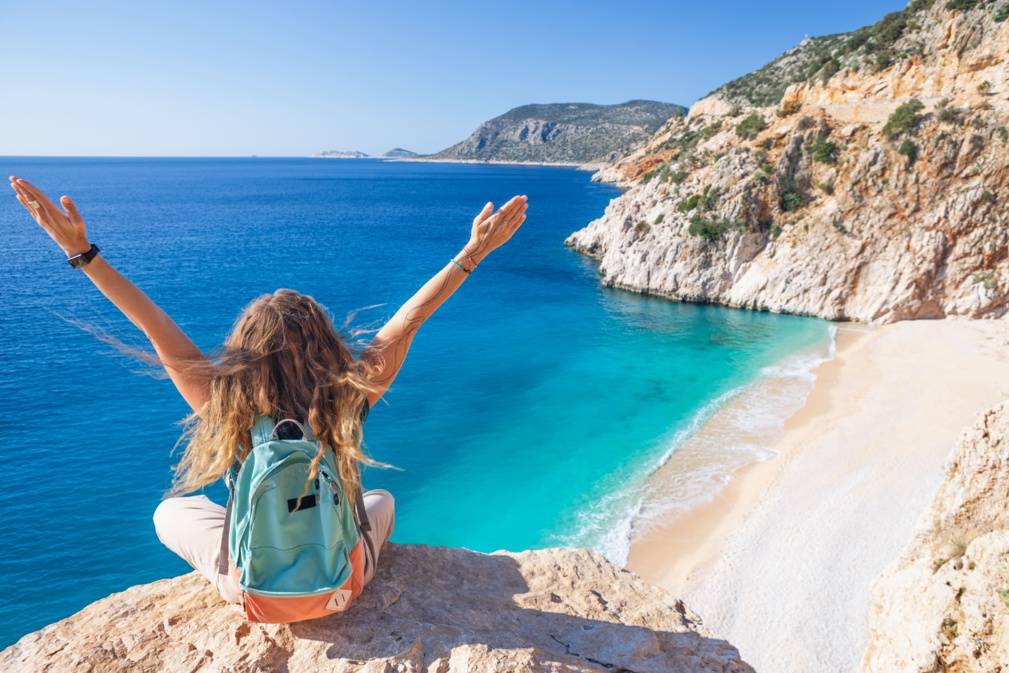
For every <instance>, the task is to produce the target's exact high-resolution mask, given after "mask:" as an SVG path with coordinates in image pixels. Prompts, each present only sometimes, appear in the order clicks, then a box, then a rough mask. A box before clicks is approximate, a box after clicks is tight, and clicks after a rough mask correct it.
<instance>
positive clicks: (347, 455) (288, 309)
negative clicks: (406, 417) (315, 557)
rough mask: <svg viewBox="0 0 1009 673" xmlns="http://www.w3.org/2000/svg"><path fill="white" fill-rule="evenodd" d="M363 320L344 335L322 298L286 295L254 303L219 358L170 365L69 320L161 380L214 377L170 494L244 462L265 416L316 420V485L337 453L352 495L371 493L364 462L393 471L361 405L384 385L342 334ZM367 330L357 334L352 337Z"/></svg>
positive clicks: (189, 427)
mask: <svg viewBox="0 0 1009 673" xmlns="http://www.w3.org/2000/svg"><path fill="white" fill-rule="evenodd" d="M354 315H355V314H354V313H351V314H350V316H348V318H347V320H346V322H345V323H344V325H343V327H342V328H341V329H340V331H339V332H338V331H337V329H336V328H335V327H334V325H333V321H332V320H331V318H330V317H329V314H328V313H327V311H326V309H325V308H324V307H323V306H322V305H320V304H319V303H318V302H316V301H315V300H314V299H313V298H312V297H310V296H308V295H302V294H301V293H297V292H295V291H294V290H277V291H276V292H275V293H273V294H272V295H262V296H260V297H258V298H257V299H255V300H253V301H252V302H251V303H250V304H249V305H248V306H246V307H245V309H243V310H242V312H241V314H240V315H239V317H238V320H237V321H235V325H234V327H233V328H232V330H231V333H230V334H229V335H228V337H227V338H226V339H225V341H224V344H223V345H222V346H221V347H220V348H219V349H218V350H217V351H216V352H215V353H213V354H211V355H210V356H209V358H201V359H200V360H181V359H179V358H174V359H172V360H171V361H169V362H165V361H163V360H162V359H161V358H159V357H158V356H157V355H155V354H153V353H149V352H147V351H144V350H142V349H139V348H134V347H131V346H128V345H127V344H125V343H123V342H122V341H120V340H119V339H117V338H115V337H113V336H111V335H110V334H108V333H107V332H105V331H104V330H101V329H98V328H95V327H92V326H89V325H85V324H82V323H80V322H78V321H76V320H70V321H69V322H71V323H73V324H74V325H77V326H78V327H80V328H82V329H84V330H87V331H88V332H90V333H92V334H93V335H94V336H96V337H97V338H98V339H100V340H102V341H104V342H106V343H108V344H110V345H112V346H114V347H115V348H116V349H117V350H119V351H120V352H121V353H123V354H125V355H128V356H131V357H135V358H137V359H139V360H141V361H143V362H145V363H146V364H149V365H151V366H153V367H156V368H157V371H152V372H149V373H152V374H153V375H155V376H157V377H161V376H166V369H167V368H170V367H171V368H173V369H176V370H180V371H185V372H186V373H189V374H194V375H200V376H205V377H207V379H208V380H209V383H210V398H209V400H208V401H207V402H206V403H205V404H204V405H203V407H202V408H201V409H199V410H196V411H194V412H193V413H192V414H190V415H189V416H187V417H186V419H185V420H184V421H183V425H184V427H185V430H184V432H183V434H182V437H180V438H179V442H178V443H177V444H176V446H177V447H178V446H179V445H180V444H185V445H186V448H185V450H184V452H183V456H182V459H181V460H180V461H179V464H177V465H175V466H174V468H173V469H174V470H175V477H174V479H173V484H172V488H171V489H170V491H169V493H167V495H169V496H172V495H184V494H186V493H191V492H193V491H195V490H199V489H200V488H203V487H204V486H206V485H208V484H210V483H213V482H214V481H216V480H217V479H219V478H221V477H222V476H224V473H225V472H227V471H228V468H229V467H231V466H232V465H233V464H234V463H235V461H236V460H238V461H244V460H245V457H246V456H248V454H249V452H250V451H251V447H252V426H253V424H254V423H255V419H256V417H257V416H268V417H270V418H271V419H273V420H274V421H281V420H282V419H295V420H298V421H304V422H305V423H307V424H308V427H309V428H311V430H312V432H313V433H314V434H315V437H316V442H317V444H318V445H319V450H318V451H317V453H316V455H315V456H314V457H313V460H312V464H311V470H310V475H309V480H308V481H311V480H312V479H313V478H315V476H316V474H317V473H318V470H319V463H320V462H321V461H322V458H323V456H324V455H325V453H326V449H327V447H331V448H332V450H333V453H334V455H335V457H336V465H337V469H338V471H339V475H340V481H341V482H342V483H343V487H344V488H345V489H346V490H347V492H348V494H349V493H353V492H355V490H356V489H359V488H360V487H361V476H360V466H361V465H362V464H363V465H372V466H376V467H391V465H387V464H385V463H380V462H377V461H375V460H372V459H371V458H370V457H369V456H368V455H367V454H366V453H365V452H364V449H363V448H362V444H361V440H362V428H361V419H360V415H361V407H362V406H363V405H364V402H365V400H366V399H367V395H368V392H370V391H373V390H374V389H375V388H376V386H375V384H374V383H373V382H372V380H371V377H372V374H373V373H374V366H373V365H372V364H369V363H368V362H367V361H366V360H364V359H362V358H360V357H359V355H360V353H361V352H362V350H363V347H362V346H361V345H360V344H358V343H355V342H352V341H350V340H349V339H345V338H344V337H343V336H341V334H340V332H343V331H344V330H345V329H346V328H347V325H348V324H349V323H350V321H351V320H352V319H353V317H354ZM367 331H368V330H355V331H353V332H351V333H350V335H349V336H350V338H351V339H352V338H354V337H355V336H357V335H359V334H361V333H364V332H367ZM308 481H307V482H306V489H307V488H308ZM306 492H307V490H306Z"/></svg>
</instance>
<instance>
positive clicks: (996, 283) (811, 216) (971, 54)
mask: <svg viewBox="0 0 1009 673" xmlns="http://www.w3.org/2000/svg"><path fill="white" fill-rule="evenodd" d="M968 4H969V3H968ZM994 7H995V5H992V6H991V7H988V6H986V5H983V4H981V5H978V7H976V8H974V9H968V10H949V9H946V3H945V2H934V3H932V2H921V1H919V2H914V3H912V8H910V9H909V10H905V12H904V13H898V14H899V16H898V17H897V19H893V20H889V19H888V20H887V21H884V22H880V24H878V25H877V27H873V30H874V31H876V32H874V33H873V35H876V33H879V35H877V36H876V37H870V38H866V37H865V34H864V32H863V31H856V32H855V33H852V34H849V35H848V36H831V40H830V41H828V42H822V41H821V42H819V43H815V44H814V45H813V46H817V45H818V46H817V49H819V51H817V52H815V55H816V58H812V57H811V56H809V53H813V52H811V51H810V49H806V51H802V50H799V51H796V50H793V52H794V53H793V52H790V54H791V56H790V57H789V58H788V59H785V60H784V61H782V63H783V64H784V65H782V66H781V67H786V66H787V68H789V70H788V72H789V73H793V75H789V76H790V77H793V79H795V76H794V72H799V71H801V72H803V73H804V74H803V77H805V78H807V79H802V78H799V79H800V80H801V81H797V82H796V83H793V84H792V85H790V86H789V87H788V89H787V91H786V92H785V93H784V95H783V98H782V99H781V102H780V104H775V105H773V106H767V107H746V106H745V105H742V104H741V103H740V101H742V102H743V103H745V102H746V100H748V99H758V100H767V99H773V98H774V95H773V91H770V90H767V89H766V87H765V88H764V89H760V88H757V87H756V84H752V83H751V85H750V88H749V89H746V90H745V91H743V89H741V88H740V86H737V87H736V88H735V89H731V90H730V89H727V88H725V87H723V89H720V90H718V91H716V92H715V94H714V95H713V96H712V97H709V98H707V99H704V100H702V101H699V102H698V103H697V104H695V105H694V107H693V108H692V109H691V111H690V114H689V115H688V116H687V117H686V118H673V119H670V120H669V121H668V122H667V123H666V124H665V125H664V126H663V127H662V128H661V129H659V131H658V132H657V133H656V134H655V135H654V136H653V137H652V138H651V140H650V141H649V142H648V144H647V145H646V146H645V147H643V148H641V149H639V150H638V151H636V152H635V153H633V154H631V155H630V156H628V157H626V158H625V159H623V160H621V161H619V162H617V163H615V164H614V165H613V166H611V167H609V168H608V169H606V170H604V171H602V172H601V173H600V174H599V175H598V176H597V178H598V179H605V180H611V181H616V182H619V183H621V184H623V185H624V186H627V187H629V191H628V192H626V193H625V194H624V195H622V196H621V197H620V198H618V199H615V200H614V201H613V202H612V203H611V204H610V206H609V207H608V208H607V210H606V212H605V214H604V215H603V217H602V218H600V219H598V220H596V221H594V222H592V223H591V224H589V225H588V226H587V227H586V228H585V229H583V230H581V231H578V232H575V233H574V234H572V235H571V236H570V237H569V238H568V240H567V241H566V242H567V244H568V245H571V246H573V247H574V248H575V249H577V250H579V251H582V252H585V253H589V254H592V255H594V256H596V257H597V258H598V259H599V260H600V273H601V274H602V276H603V279H602V282H603V283H604V284H605V285H608V286H613V287H620V288H625V289H629V290H633V291H638V292H646V293H650V294H657V295H663V296H668V297H671V298H676V299H683V300H688V301H698V302H713V303H720V304H726V305H730V306H739V307H744V308H753V309H762V310H770V311H778V312H790V313H798V314H809V315H817V316H821V317H824V318H829V319H835V320H840V319H854V320H860V321H864V322H873V323H885V322H891V321H895V320H902V319H914V318H934V317H943V316H966V317H972V318H979V317H998V316H1002V315H1004V314H1005V313H1006V310H1007V304H1006V300H1007V293H1009V259H1007V257H1009V236H1007V234H1009V228H1007V225H1009V219H1007V210H1006V206H1007V205H1009V184H1007V179H1009V171H1007V162H1006V160H1005V156H1006V152H1007V151H1009V131H1007V125H1009V96H1007V94H1009V65H1007V59H1006V56H1007V50H1009V22H1005V21H999V20H998V19H1000V18H1005V17H1002V16H1001V14H1003V13H1009V12H1000V11H996V9H995V8H994ZM912 10H913V11H912ZM898 19H899V20H898ZM894 22H896V23H894ZM884 23H885V24H886V25H885V26H883V27H879V26H880V25H882V24H884ZM893 25H897V26H898V27H899V30H897V29H896V28H893ZM859 35H861V37H859ZM884 35H896V36H897V37H896V39H895V41H894V42H892V43H890V44H887V45H886V48H885V50H884V49H883V47H881V46H879V44H877V42H879V41H880V40H881V39H882V36H884ZM842 38H843V39H842ZM860 40H861V42H860ZM866 40H867V41H866ZM874 40H875V41H876V42H874ZM804 44H807V43H804ZM831 45H832V46H831ZM853 45H854V46H853ZM867 45H868V46H867ZM873 45H876V46H873ZM800 46H802V45H800ZM824 49H826V51H824ZM814 51H815V50H814ZM881 51H885V55H883V56H881V55H880V54H881ZM807 52H809V53H807ZM803 54H805V56H804V55H803ZM800 56H801V57H802V58H801V59H800V58H799V57H800ZM824 59H828V60H827V61H824ZM821 63H822V64H823V65H821ZM831 63H833V64H831ZM797 64H798V65H797ZM873 64H875V65H873ZM888 64H889V65H888ZM800 66H801V67H800ZM758 72H759V71H758ZM810 72H813V73H814V76H812V77H811V78H809V77H810V76H809V73H810ZM765 79H766V78H765ZM763 82H764V79H760V80H759V82H758V83H763ZM762 86H763V84H762ZM727 87H728V85H727ZM741 91H742V93H741ZM744 93H746V94H748V96H749V98H747V96H746V95H743V94H744Z"/></svg>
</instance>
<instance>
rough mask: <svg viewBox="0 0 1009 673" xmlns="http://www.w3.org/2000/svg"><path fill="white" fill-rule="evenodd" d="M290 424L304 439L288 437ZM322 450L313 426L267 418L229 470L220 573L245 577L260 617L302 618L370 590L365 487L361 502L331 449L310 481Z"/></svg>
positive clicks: (252, 610) (251, 607)
mask: <svg viewBox="0 0 1009 673" xmlns="http://www.w3.org/2000/svg"><path fill="white" fill-rule="evenodd" d="M285 423H292V424H294V425H295V426H297V428H298V429H299V430H300V431H301V435H302V437H301V438H300V439H280V438H279V436H278V434H277V430H278V428H280V427H281V426H282V425H284V424H285ZM318 450H319V445H318V443H317V442H316V441H315V437H314V436H313V435H312V431H311V430H310V429H308V428H307V427H306V425H305V424H302V423H299V422H298V421H295V420H292V419H285V420H282V421H280V422H279V423H276V424H275V423H274V422H273V420H272V419H271V418H270V417H268V416H260V417H258V418H257V419H256V422H255V425H254V427H253V429H252V451H251V452H250V453H249V455H248V456H247V457H246V458H245V461H244V463H242V464H241V466H240V467H232V469H231V470H230V471H229V474H228V478H227V481H228V487H229V490H230V495H229V498H228V509H227V513H226V515H225V519H224V534H223V536H222V540H221V562H220V572H221V573H222V574H228V575H230V576H231V577H232V578H233V579H234V580H235V581H236V582H237V584H238V587H239V589H240V590H241V592H242V598H243V602H244V605H245V613H246V615H247V616H248V618H249V619H250V620H252V621H255V622H268V623H286V622H296V621H301V620H304V619H315V618H317V617H324V616H326V615H330V614H333V613H334V612H341V611H343V610H346V609H347V607H348V606H349V605H350V603H351V601H353V600H354V599H355V598H357V596H358V595H359V594H360V593H361V590H362V589H363V588H364V547H363V544H370V542H371V541H370V539H369V538H368V537H367V532H368V531H370V530H371V526H370V525H369V523H368V515H367V513H366V512H365V509H364V501H363V499H362V497H361V493H360V490H359V491H358V494H357V497H356V499H355V502H354V504H353V505H352V504H351V503H350V502H348V499H347V495H346V492H345V490H344V488H343V485H342V484H341V483H340V479H339V472H338V471H337V469H336V461H335V456H334V455H333V451H332V449H330V448H329V447H327V448H326V452H325V454H324V455H323V458H322V461H321V462H320V463H319V470H318V473H317V474H316V476H315V477H314V479H312V480H309V479H308V475H309V472H310V469H311V462H312V459H313V458H314V457H315V455H316V453H317V452H318ZM306 482H308V491H307V492H306V491H305V484H306ZM355 507H356V509H357V513H358V517H359V518H360V530H361V531H363V534H362V533H359V529H358V525H359V524H358V522H357V521H355V519H354V508H355ZM372 558H374V555H372Z"/></svg>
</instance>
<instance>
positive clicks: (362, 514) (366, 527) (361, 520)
mask: <svg viewBox="0 0 1009 673" xmlns="http://www.w3.org/2000/svg"><path fill="white" fill-rule="evenodd" d="M362 491H363V487H362V488H359V489H357V497H356V498H355V499H354V500H355V502H354V505H355V506H356V507H357V523H358V525H359V526H361V530H363V531H364V532H366V533H370V532H371V522H370V521H368V512H367V510H365V509H364V494H363V493H362Z"/></svg>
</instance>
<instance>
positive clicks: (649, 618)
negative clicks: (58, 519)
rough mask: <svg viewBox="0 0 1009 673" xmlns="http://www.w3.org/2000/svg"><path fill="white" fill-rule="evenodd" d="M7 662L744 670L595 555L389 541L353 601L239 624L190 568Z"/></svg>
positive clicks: (183, 667)
mask: <svg viewBox="0 0 1009 673" xmlns="http://www.w3.org/2000/svg"><path fill="white" fill-rule="evenodd" d="M0 669H2V670H5V671H11V670H16V671H25V672H27V671H60V672H61V673H62V672H64V671H95V670H100V671H117V670H129V671H151V672H154V671H252V670H254V671H292V672H293V671H321V670H326V671H376V672H377V671H417V672H420V671H439V672H440V673H450V672H458V673H468V672H470V671H487V672H491V671H519V670H521V671H595V672H600V673H601V672H603V671H616V670H620V671H640V672H642V673H645V672H654V673H661V672H674V673H675V672H682V673H694V672H697V671H719V672H721V673H743V672H746V671H750V672H752V670H753V669H752V668H750V667H749V666H748V665H746V664H745V663H743V662H742V661H741V660H740V659H739V653H738V652H737V651H736V649H735V648H733V647H732V646H731V645H729V644H728V643H726V642H725V641H723V640H719V639H718V638H716V637H714V636H713V635H712V634H710V633H709V632H708V630H707V629H706V628H705V627H704V626H703V624H701V622H700V620H699V619H698V618H697V616H696V615H694V614H693V613H692V612H691V611H690V610H689V609H687V608H686V607H685V606H684V605H683V603H681V602H680V601H678V600H676V599H675V598H673V597H672V596H671V595H669V594H668V593H667V592H665V591H664V590H662V589H658V588H656V587H652V586H650V585H647V584H645V583H644V582H643V581H642V580H641V579H640V578H639V577H638V576H637V575H634V574H633V573H630V572H627V571H625V570H622V569H620V568H618V567H616V566H614V565H612V564H611V563H610V562H609V561H607V560H606V559H604V558H603V557H602V556H599V555H598V554H594V553H592V552H589V551H586V550H565V549H545V550H540V551H530V552H522V553H518V554H510V553H506V552H496V553H494V554H489V555H488V554H478V553H475V552H471V551H467V550H465V549H448V548H444V547H423V546H418V545H390V546H389V547H388V549H383V552H382V563H381V565H380V567H379V570H378V573H377V575H376V576H375V579H374V581H373V582H372V583H371V584H369V585H368V587H366V588H365V590H364V593H362V594H361V596H360V597H359V598H358V599H357V601H355V603H354V604H353V605H352V606H351V608H350V609H349V610H348V611H347V612H345V613H342V614H337V615H334V616H333V617H329V618H325V619H318V620H313V621H309V622H302V623H298V624H292V625H264V624H254V623H250V622H247V621H246V620H245V618H244V615H243V613H242V612H241V609H240V608H239V607H238V606H233V605H228V604H226V603H224V602H223V601H222V600H221V599H220V597H219V596H217V594H216V593H215V592H214V590H213V589H211V588H210V585H209V583H208V582H206V580H204V579H203V578H202V577H200V576H199V575H198V574H196V573H191V574H189V575H184V576H182V577H177V578H174V579H169V580H162V581H160V582H154V583H153V584H148V585H142V586H136V587H133V588H131V589H128V590H127V591H124V592H122V593H119V594H113V595H112V596H109V597H108V598H105V599H102V600H100V601H97V602H96V603H93V604H92V605H90V606H88V607H87V608H85V609H84V610H82V611H81V612H79V613H77V614H76V615H73V616H72V617H68V618H67V619H64V620H63V621H61V622H57V623H55V624H52V625H50V626H47V627H46V628H44V629H42V630H41V631H38V632H36V633H32V634H29V635H27V636H25V637H24V638H22V639H21V640H20V641H18V642H17V643H16V644H14V645H12V646H11V647H9V648H7V649H6V650H4V651H3V652H2V653H0Z"/></svg>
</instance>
